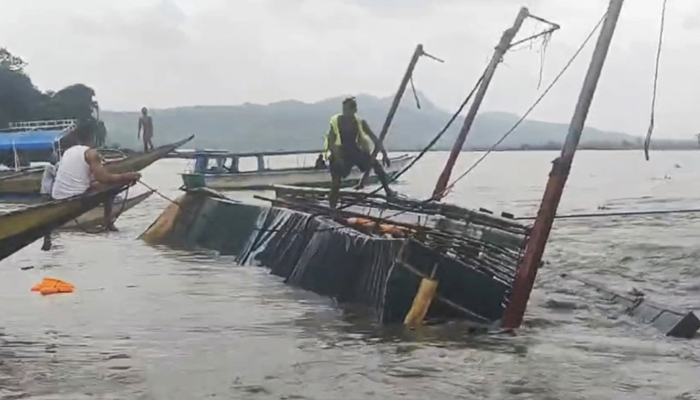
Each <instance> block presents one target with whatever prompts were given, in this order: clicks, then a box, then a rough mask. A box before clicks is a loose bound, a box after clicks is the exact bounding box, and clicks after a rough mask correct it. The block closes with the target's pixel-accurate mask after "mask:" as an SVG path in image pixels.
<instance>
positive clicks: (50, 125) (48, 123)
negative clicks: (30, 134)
mask: <svg viewBox="0 0 700 400" xmlns="http://www.w3.org/2000/svg"><path fill="white" fill-rule="evenodd" d="M76 126H78V120H76V119H51V120H40V121H22V122H10V123H9V124H8V128H5V129H0V132H11V131H32V130H39V129H51V130H62V131H68V130H72V129H75V127H76Z"/></svg>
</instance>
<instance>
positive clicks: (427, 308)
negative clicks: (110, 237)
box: [141, 0, 700, 338]
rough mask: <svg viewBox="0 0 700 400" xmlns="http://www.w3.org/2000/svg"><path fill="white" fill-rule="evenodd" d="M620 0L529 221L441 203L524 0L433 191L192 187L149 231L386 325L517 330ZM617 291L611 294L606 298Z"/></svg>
mask: <svg viewBox="0 0 700 400" xmlns="http://www.w3.org/2000/svg"><path fill="white" fill-rule="evenodd" d="M622 3H623V0H610V6H609V9H608V13H607V14H606V16H605V19H604V23H603V24H602V27H601V32H600V37H599V39H598V43H597V45H596V49H595V51H594V53H593V57H592V61H591V63H590V66H589V69H588V73H587V75H586V78H585V80H584V84H583V88H582V90H581V95H580V97H579V100H578V102H577V105H576V109H575V111H574V116H573V117H572V122H571V127H570V130H569V133H568V136H567V140H566V144H565V146H564V148H563V150H562V153H561V156H560V157H559V158H557V159H556V160H555V161H554V162H553V166H552V170H551V173H550V175H549V180H548V182H547V186H546V188H545V192H544V195H543V198H542V202H541V205H540V210H539V212H538V214H537V218H536V219H535V223H534V225H532V226H529V225H523V224H521V223H519V222H518V221H516V220H514V218H513V216H512V215H511V214H506V213H504V214H502V215H501V216H500V217H499V216H495V215H493V213H491V212H490V211H488V210H484V209H480V210H478V211H477V210H467V209H464V208H461V207H457V206H455V205H451V204H446V203H443V202H441V201H440V200H441V198H442V197H443V196H444V194H445V188H449V186H448V179H449V178H450V173H451V171H452V168H453V167H454V163H455V160H456V158H457V156H458V154H459V152H460V151H461V148H462V145H463V143H464V140H465V138H466V136H467V134H468V132H469V130H470V127H471V124H472V122H473V121H474V118H475V116H476V114H477V110H478V107H479V105H480V103H481V101H482V100H483V98H484V94H485V90H486V88H487V87H488V84H489V81H490V80H491V78H492V77H493V72H494V71H495V68H496V66H497V65H498V64H499V63H500V62H501V61H502V58H503V55H504V54H505V52H506V51H507V50H508V48H509V47H510V46H511V43H512V42H513V38H514V36H515V34H516V33H517V31H518V30H519V28H520V27H521V25H522V24H523V22H524V20H525V19H526V18H528V17H532V18H534V19H536V20H539V21H546V20H544V19H542V18H539V17H536V16H533V15H531V14H530V13H529V11H528V10H527V9H526V8H522V9H521V10H520V12H519V14H518V18H517V19H516V22H515V24H514V26H513V28H511V29H508V30H506V31H505V32H504V34H503V37H502V39H501V43H500V44H499V46H498V47H496V51H495V54H494V57H493V59H492V61H491V63H490V65H489V67H488V68H487V70H486V73H485V74H484V77H482V79H480V81H479V83H478V84H477V87H478V89H479V91H478V92H476V93H477V94H476V97H475V99H474V100H473V102H472V106H471V109H470V111H469V113H468V114H467V116H466V118H465V120H464V125H463V127H462V130H461V132H460V135H459V136H458V138H457V141H456V142H455V146H454V147H453V151H452V153H451V154H450V157H449V158H448V160H447V163H446V166H445V169H444V170H443V173H442V174H441V176H440V179H438V181H437V183H436V188H435V190H434V194H433V197H431V198H430V199H428V200H422V201H418V200H413V199H408V198H402V197H400V196H399V197H392V198H385V197H384V196H381V195H378V194H375V193H361V192H357V191H341V194H340V197H341V199H340V204H342V205H343V206H341V207H340V208H337V209H330V208H329V207H328V206H326V205H325V204H326V202H327V200H328V194H329V193H328V190H325V189H318V188H301V187H290V186H285V187H283V186H277V187H274V189H275V192H276V193H275V194H276V198H274V199H269V198H263V197H260V196H257V197H258V198H259V199H262V200H266V201H269V202H270V203H271V205H270V206H267V205H261V204H255V203H252V202H240V201H235V200H231V199H227V198H225V197H223V196H222V195H220V194H219V195H212V194H211V192H209V191H204V190H197V189H193V190H187V191H186V193H185V195H183V196H182V197H181V198H180V199H178V200H177V201H176V202H175V203H173V204H172V205H170V206H169V207H168V208H167V209H166V210H165V211H164V212H163V213H162V214H161V216H160V217H159V218H158V219H157V220H156V221H155V222H154V223H153V224H152V225H151V226H150V227H149V228H148V229H147V230H146V231H145V232H144V233H143V234H142V235H141V238H142V239H143V240H145V241H146V242H149V243H154V244H155V243H162V244H166V245H170V246H175V247H184V248H195V249H196V248H201V247H203V248H207V249H212V250H215V251H217V252H218V253H219V254H222V255H233V256H235V262H236V263H237V264H239V265H260V266H265V267H267V268H270V271H271V273H272V274H274V275H276V276H279V277H281V278H282V279H283V280H284V282H285V283H288V284H291V285H295V286H298V287H300V288H303V289H305V290H310V291H313V292H315V293H318V294H321V295H325V296H330V297H333V298H335V299H336V300H338V302H339V303H341V304H342V303H355V304H359V305H364V306H367V307H368V309H369V310H371V311H372V312H373V313H374V315H375V316H376V317H377V319H378V320H379V322H380V323H401V322H403V323H404V324H406V325H409V326H416V325H420V324H422V323H423V321H424V320H444V319H463V320H466V321H468V322H469V323H470V324H467V325H466V326H468V327H469V326H480V327H484V328H498V329H506V330H508V329H515V328H518V327H519V326H521V323H522V320H523V316H524V313H525V309H526V306H527V303H528V300H529V296H530V293H531V291H532V288H533V284H534V281H535V278H536V276H537V271H538V269H539V268H540V266H541V265H542V256H543V253H544V249H545V245H546V243H547V240H548V237H549V233H550V230H551V228H552V224H553V221H554V219H555V218H556V212H557V207H558V204H559V201H560V199H561V195H562V193H563V190H564V186H565V184H566V180H567V177H568V174H569V170H570V168H571V165H572V161H573V158H574V154H575V152H576V148H577V146H578V143H579V140H580V136H581V133H582V131H583V127H584V125H585V120H586V116H587V113H588V110H589V108H590V105H591V102H592V100H593V94H594V92H595V88H596V85H597V82H598V79H599V77H600V74H601V71H602V67H603V64H604V61H605V57H606V55H607V51H608V48H609V44H610V41H611V39H612V36H613V33H614V30H615V25H616V23H617V19H618V17H619V14H620V9H621V7H622ZM556 28H558V26H556V25H553V29H556ZM410 72H411V70H410V69H409V72H407V75H409V76H410ZM401 93H402V90H399V95H397V97H400V94H401ZM617 297H619V296H618V295H616V294H611V295H610V297H609V300H613V301H614V300H615V299H616V298H617ZM623 300H624V301H622V303H623V304H625V306H626V307H627V311H626V312H628V313H630V314H631V315H633V316H636V317H638V318H639V319H640V320H642V321H645V322H650V323H652V324H654V326H656V327H658V328H659V329H661V330H663V331H664V332H665V333H666V334H667V335H669V336H677V337H686V338H688V337H692V336H693V335H694V334H695V332H697V330H698V329H700V320H699V319H698V318H697V317H696V316H695V315H694V314H693V313H692V312H691V313H682V312H669V311H668V310H665V309H663V308H662V307H652V306H649V305H646V306H644V307H642V306H641V304H642V303H643V299H639V298H636V299H632V298H630V299H623Z"/></svg>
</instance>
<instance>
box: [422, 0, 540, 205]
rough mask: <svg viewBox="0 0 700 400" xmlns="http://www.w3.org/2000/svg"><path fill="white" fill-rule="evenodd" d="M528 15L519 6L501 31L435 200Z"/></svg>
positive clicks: (439, 179)
mask: <svg viewBox="0 0 700 400" xmlns="http://www.w3.org/2000/svg"><path fill="white" fill-rule="evenodd" d="M529 15H530V13H529V11H528V9H527V8H525V7H523V8H521V9H520V12H519V13H518V17H517V18H516V19H515V23H513V26H512V27H511V28H510V29H508V30H506V31H505V32H503V36H501V41H500V42H499V43H498V46H496V50H495V51H494V53H493V57H492V58H491V62H490V63H489V65H488V67H487V68H486V72H485V73H484V79H483V82H482V83H481V85H480V86H479V90H478V91H477V92H476V95H475V96H474V102H473V103H472V105H471V107H470V108H469V112H468V113H467V116H466V117H464V124H463V125H462V129H461V130H460V132H459V136H457V140H456V141H455V144H454V146H453V147H452V152H451V153H450V157H449V158H448V159H447V163H445V168H444V169H443V170H442V173H441V174H440V177H439V178H438V181H437V183H436V185H435V190H433V198H434V199H435V200H439V199H440V198H442V196H443V192H444V191H445V188H446V187H447V184H448V182H449V180H450V175H451V174H452V169H453V168H454V166H455V163H456V162H457V157H458V156H459V153H460V152H461V151H462V147H463V146H464V141H465V140H466V139H467V135H468V134H469V130H470V129H471V128H472V124H473V123H474V120H475V119H476V114H477V113H478V112H479V107H481V103H482V102H483V101H484V97H485V96H486V90H488V88H489V84H490V83H491V79H493V75H494V74H495V73H496V67H498V64H500V62H501V60H502V59H503V55H505V54H506V52H507V51H508V49H509V48H510V45H511V43H512V42H513V38H514V37H515V35H516V34H517V33H518V31H519V30H520V27H521V26H522V25H523V22H525V18H527V17H528V16H529Z"/></svg>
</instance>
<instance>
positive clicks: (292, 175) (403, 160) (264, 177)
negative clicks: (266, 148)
mask: <svg viewBox="0 0 700 400" xmlns="http://www.w3.org/2000/svg"><path fill="white" fill-rule="evenodd" d="M413 159H414V157H413V156H401V157H397V158H395V159H392V162H391V165H390V166H389V167H388V168H385V169H386V172H387V174H389V176H392V175H394V174H397V173H398V172H399V171H401V170H403V168H404V167H406V165H407V164H408V163H410V162H411V161H412V160H413ZM362 175H363V173H362V172H360V170H359V169H357V168H353V170H352V172H350V175H349V176H348V177H347V178H346V179H345V180H344V181H343V186H346V187H347V186H352V185H355V184H357V183H358V182H359V181H360V179H361V178H362ZM202 179H203V182H201V180H202ZM192 180H199V182H198V183H199V185H198V186H202V183H203V186H206V187H208V188H210V189H214V190H220V191H225V190H256V189H268V188H270V187H272V186H273V185H287V186H316V187H324V186H330V180H331V177H330V173H329V171H328V170H327V169H314V168H297V169H282V170H267V171H251V172H240V173H236V174H183V181H184V182H185V186H186V187H192V186H195V185H192V183H191V181H192ZM370 180H371V182H375V181H376V180H377V177H376V176H375V174H374V171H371V173H370ZM188 181H189V182H188Z"/></svg>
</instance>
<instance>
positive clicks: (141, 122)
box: [136, 117, 143, 139]
mask: <svg viewBox="0 0 700 400" xmlns="http://www.w3.org/2000/svg"><path fill="white" fill-rule="evenodd" d="M142 126H143V119H142V118H141V117H139V128H138V129H137V130H136V138H137V139H141V127H142Z"/></svg>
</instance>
